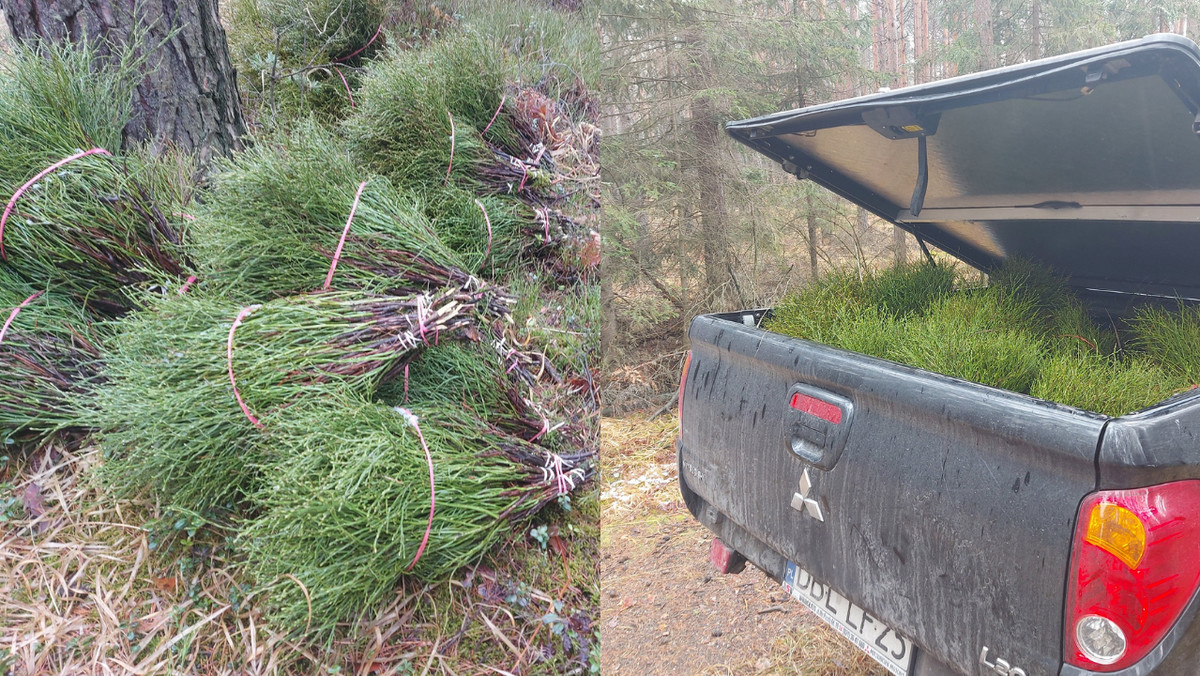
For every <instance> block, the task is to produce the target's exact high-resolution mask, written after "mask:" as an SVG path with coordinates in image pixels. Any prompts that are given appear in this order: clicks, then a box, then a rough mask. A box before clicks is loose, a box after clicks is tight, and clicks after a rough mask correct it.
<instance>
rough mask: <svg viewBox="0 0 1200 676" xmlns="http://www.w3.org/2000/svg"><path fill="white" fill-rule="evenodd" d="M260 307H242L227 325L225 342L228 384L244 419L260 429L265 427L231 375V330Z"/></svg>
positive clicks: (234, 329) (235, 328) (235, 329)
mask: <svg viewBox="0 0 1200 676" xmlns="http://www.w3.org/2000/svg"><path fill="white" fill-rule="evenodd" d="M261 307H262V306H261V305H248V306H246V307H244V308H242V311H241V312H239V313H238V316H237V319H235V320H233V326H230V327H229V340H228V341H227V342H226V343H225V363H226V365H227V366H228V367H229V384H230V385H232V386H233V397H234V399H237V403H238V406H240V407H241V409H242V413H243V414H244V415H245V416H246V420H249V421H250V422H251V423H252V424H253V425H254V426H255V427H257V428H258V429H260V430H261V429H266V428H265V427H264V426H263V424H262V423H261V422H259V421H258V418H255V417H254V414H253V413H251V412H250V407H249V406H247V405H246V402H245V401H243V400H242V395H241V393H239V392H238V387H237V380H236V379H234V377H233V332H234V331H237V327H238V326H239V325H241V323H242V320H244V319H245V318H246V317H248V316H250V313H251V312H254V311H255V310H257V309H259V308H261Z"/></svg>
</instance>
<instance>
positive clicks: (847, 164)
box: [728, 35, 1200, 309]
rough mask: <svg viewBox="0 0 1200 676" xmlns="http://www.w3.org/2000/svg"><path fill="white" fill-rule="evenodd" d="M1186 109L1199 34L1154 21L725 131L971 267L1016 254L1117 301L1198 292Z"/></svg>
mask: <svg viewBox="0 0 1200 676" xmlns="http://www.w3.org/2000/svg"><path fill="white" fill-rule="evenodd" d="M1198 113H1200V49H1198V48H1197V46H1196V44H1195V43H1193V42H1192V41H1190V40H1188V39H1186V38H1183V37H1180V36H1177V35H1153V36H1149V37H1146V38H1143V39H1141V40H1133V41H1130V42H1124V43H1120V44H1116V45H1112V46H1109V47H1103V48H1099V49H1093V50H1089V51H1084V52H1076V53H1073V54H1070V55H1067V56H1062V57H1055V58H1050V59H1043V60H1041V61H1034V62H1030V63H1026V64H1021V65H1017V66H1011V67H1007V68H1001V69H997V70H992V71H987V72H984V73H978V74H975V75H969V76H964V77H958V78H954V79H950V80H943V81H940V82H936V83H932V84H928V85H918V86H914V87H907V88H904V89H898V90H895V91H890V92H882V93H878V94H872V95H869V96H863V97H859V98H855V99H849V100H845V101H838V102H835V103H829V104H823V105H818V106H812V107H809V108H804V109H801V110H795V111H787V112H781V113H775V114H772V115H767V116H763V117H757V118H754V119H750V120H744V121H740V122H731V123H730V124H729V125H728V132H729V133H730V135H732V136H733V137H734V138H736V139H737V140H738V141H740V142H742V143H744V144H746V145H747V146H749V147H751V148H753V149H755V150H757V151H759V152H761V153H763V154H765V155H767V156H769V157H771V158H773V159H775V160H776V161H778V162H780V163H781V164H782V165H783V167H784V169H786V170H788V171H789V172H791V173H793V174H795V175H797V176H800V177H802V178H811V179H812V180H814V181H816V182H817V183H819V184H821V185H823V186H825V187H827V188H829V189H830V190H832V191H834V192H836V193H838V194H839V195H842V196H843V197H845V198H847V199H849V200H851V201H852V202H855V203H857V204H860V205H862V206H864V207H866V208H867V209H869V210H870V211H872V212H873V213H875V214H876V215H878V216H880V217H882V218H884V219H887V220H889V221H891V222H894V223H896V224H897V225H899V226H900V227H902V228H904V229H905V230H907V231H909V232H911V233H913V234H914V235H916V236H917V237H918V238H920V239H922V240H924V241H925V242H928V243H930V244H933V245H936V246H937V247H939V248H941V249H943V250H945V251H947V252H949V253H951V254H953V255H954V256H956V257H958V258H960V259H962V260H964V261H966V262H967V263H969V264H971V265H973V266H975V267H978V268H980V269H983V270H989V269H991V268H993V267H995V266H996V265H998V264H999V263H1000V262H1002V261H1003V260H1005V259H1007V258H1010V257H1022V258H1029V259H1032V260H1035V261H1038V262H1041V263H1043V264H1045V265H1048V266H1050V267H1051V268H1053V269H1054V270H1056V271H1057V272H1058V273H1060V274H1062V275H1063V276H1065V277H1068V278H1069V283H1070V284H1071V285H1072V286H1074V287H1076V290H1077V292H1079V293H1080V295H1081V296H1084V297H1086V298H1089V299H1090V300H1091V301H1092V302H1093V303H1094V304H1102V305H1107V306H1109V307H1115V308H1117V309H1119V308H1120V307H1121V306H1123V305H1125V304H1127V303H1128V302H1129V301H1131V300H1136V299H1139V298H1144V297H1146V296H1150V297H1159V298H1174V297H1177V296H1179V297H1183V298H1188V299H1200V265H1197V256H1196V252H1197V251H1200V137H1198V136H1197V125H1198V124H1200V122H1198ZM922 147H924V150H923V151H922Z"/></svg>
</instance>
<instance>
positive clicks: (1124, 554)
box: [1084, 502, 1146, 568]
mask: <svg viewBox="0 0 1200 676" xmlns="http://www.w3.org/2000/svg"><path fill="white" fill-rule="evenodd" d="M1084 539H1085V540H1086V541H1087V542H1089V543H1091V544H1093V545H1096V546H1097V547H1099V548H1100V549H1103V550H1104V551H1106V552H1108V553H1109V554H1112V555H1113V556H1115V557H1117V558H1118V559H1120V560H1121V561H1122V562H1124V563H1125V565H1127V566H1129V567H1130V568H1137V565H1138V563H1139V562H1140V561H1141V560H1142V554H1143V553H1145V551H1146V527H1145V526H1143V525H1142V521H1141V519H1139V518H1138V517H1137V514H1134V513H1133V512H1131V511H1129V510H1128V509H1126V508H1124V507H1122V506H1120V505H1114V504H1111V503H1105V502H1102V503H1100V504H1098V505H1096V507H1095V508H1094V509H1093V510H1092V516H1091V518H1090V519H1089V520H1088V529H1087V535H1086V536H1085V537H1084Z"/></svg>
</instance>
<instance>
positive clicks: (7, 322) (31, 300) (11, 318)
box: [0, 291, 45, 343]
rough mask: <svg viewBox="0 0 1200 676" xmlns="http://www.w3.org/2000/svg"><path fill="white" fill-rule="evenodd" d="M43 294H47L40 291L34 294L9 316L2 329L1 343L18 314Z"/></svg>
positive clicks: (0, 329) (0, 334)
mask: <svg viewBox="0 0 1200 676" xmlns="http://www.w3.org/2000/svg"><path fill="white" fill-rule="evenodd" d="M43 293H45V292H44V291H38V292H37V293H35V294H33V295H32V296H30V297H28V298H26V299H25V300H23V301H21V304H20V305H18V306H16V307H15V308H13V309H12V312H10V313H9V314H8V319H7V320H5V322H4V326H3V327H0V343H3V342H4V334H6V333H8V327H9V326H10V325H11V324H12V323H13V320H14V319H16V318H17V313H18V312H20V311H21V308H23V307H25V306H26V305H29V304H30V303H31V302H33V299H35V298H37V297H38V296H40V295H42V294H43Z"/></svg>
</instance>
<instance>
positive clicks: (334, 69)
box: [333, 66, 354, 108]
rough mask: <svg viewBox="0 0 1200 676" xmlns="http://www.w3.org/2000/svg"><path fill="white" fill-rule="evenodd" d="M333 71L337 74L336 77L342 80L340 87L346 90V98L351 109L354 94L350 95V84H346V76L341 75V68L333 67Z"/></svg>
mask: <svg viewBox="0 0 1200 676" xmlns="http://www.w3.org/2000/svg"><path fill="white" fill-rule="evenodd" d="M333 71H334V72H335V73H337V74H338V77H340V78H342V86H343V87H345V88H346V97H347V98H349V99H350V107H351V108H353V107H354V94H351V93H350V83H349V82H346V76H345V75H342V69H341V68H338V67H337V66H334V67H333Z"/></svg>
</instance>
